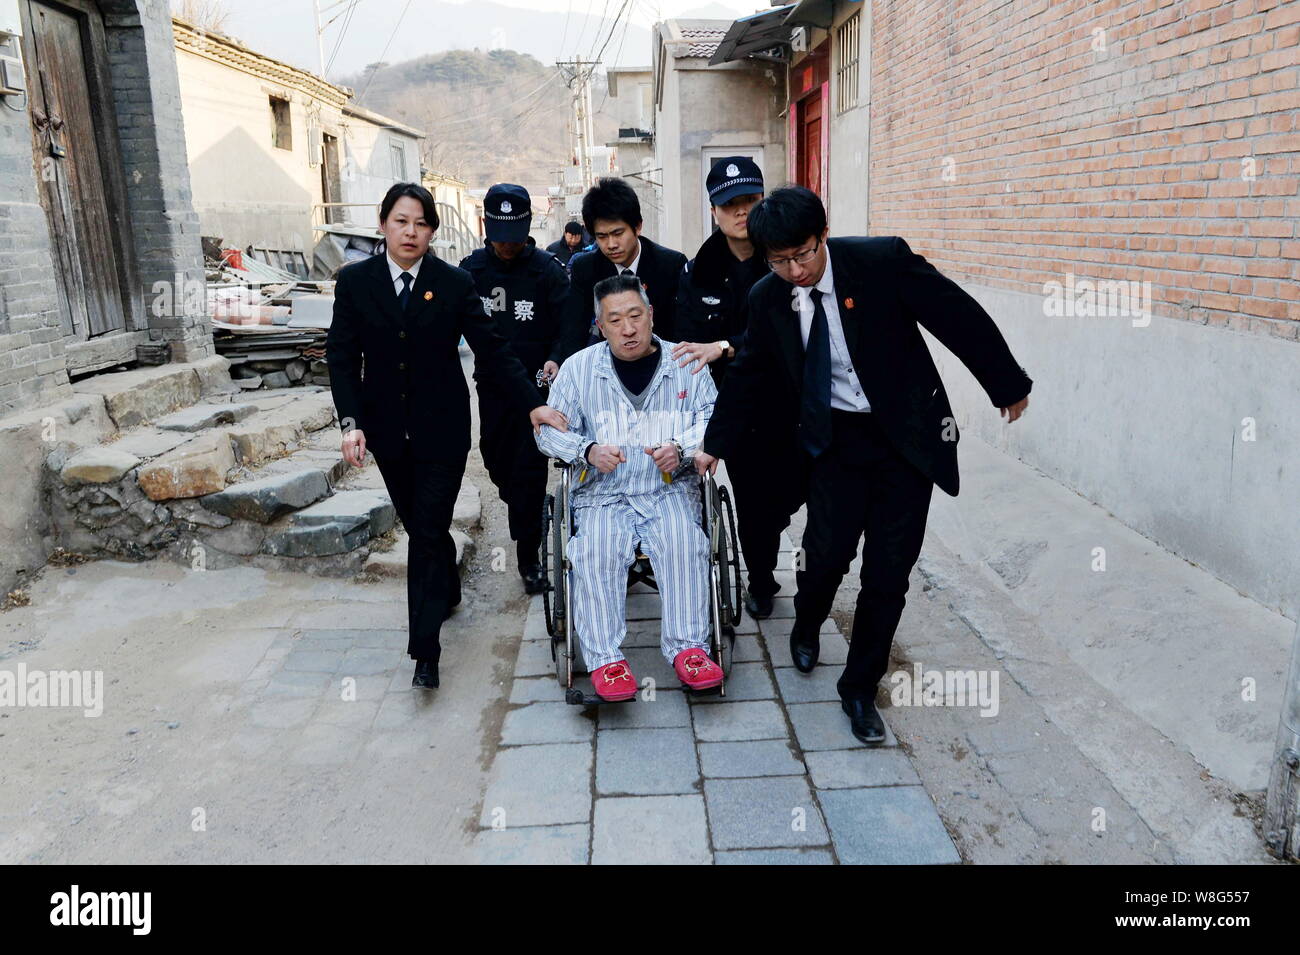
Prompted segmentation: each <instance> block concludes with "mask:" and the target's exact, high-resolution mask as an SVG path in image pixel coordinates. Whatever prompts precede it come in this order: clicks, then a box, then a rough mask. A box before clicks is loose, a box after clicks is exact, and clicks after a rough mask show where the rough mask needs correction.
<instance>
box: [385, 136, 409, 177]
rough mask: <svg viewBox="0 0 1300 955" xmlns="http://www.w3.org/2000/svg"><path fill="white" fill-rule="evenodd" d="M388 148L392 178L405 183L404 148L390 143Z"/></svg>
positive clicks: (398, 144) (399, 144)
mask: <svg viewBox="0 0 1300 955" xmlns="http://www.w3.org/2000/svg"><path fill="white" fill-rule="evenodd" d="M388 148H389V150H390V151H391V154H392V157H393V178H394V179H396V180H397V181H398V182H406V147H405V146H403V145H402V144H401V143H394V142H390V143H389V144H388Z"/></svg>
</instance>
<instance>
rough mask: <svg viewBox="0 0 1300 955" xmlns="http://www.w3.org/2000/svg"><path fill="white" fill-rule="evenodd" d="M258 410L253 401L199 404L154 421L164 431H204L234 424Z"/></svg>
mask: <svg viewBox="0 0 1300 955" xmlns="http://www.w3.org/2000/svg"><path fill="white" fill-rule="evenodd" d="M257 411H258V408H257V405H255V404H253V403H252V402H245V403H241V404H231V403H226V404H220V405H218V404H206V403H205V404H197V405H190V406H189V407H188V408H182V409H181V410H180V411H173V412H172V413H171V414H169V415H163V416H162V417H161V418H159V419H158V420H156V421H155V422H154V425H155V426H156V427H158V428H161V429H163V430H164V431H202V430H204V429H205V428H213V427H216V426H217V425H220V424H234V423H235V422H237V421H242V420H243V419H244V418H247V417H249V416H250V415H254V414H257Z"/></svg>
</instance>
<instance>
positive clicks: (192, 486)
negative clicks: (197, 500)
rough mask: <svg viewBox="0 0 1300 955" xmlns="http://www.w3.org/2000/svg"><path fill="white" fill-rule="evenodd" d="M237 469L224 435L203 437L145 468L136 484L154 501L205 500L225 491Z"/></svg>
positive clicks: (187, 443)
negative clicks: (229, 478)
mask: <svg viewBox="0 0 1300 955" xmlns="http://www.w3.org/2000/svg"><path fill="white" fill-rule="evenodd" d="M234 466H235V455H234V452H232V451H231V449H230V441H229V439H228V438H227V437H226V436H225V435H224V434H222V433H220V432H216V433H212V434H202V435H199V436H198V437H196V438H194V439H192V440H190V441H187V442H186V443H184V444H182V445H181V446H180V447H178V448H176V449H175V450H173V451H170V452H168V453H167V454H164V455H163V456H162V457H159V458H157V459H156V460H154V461H151V462H150V463H148V464H146V465H144V466H143V467H141V468H140V471H139V473H138V476H137V478H136V481H137V483H139V485H140V490H142V491H144V493H145V494H146V495H147V496H148V497H149V500H151V501H166V500H170V499H171V498H174V497H202V496H203V495H205V494H212V493H214V492H216V491H220V490H221V489H222V488H224V487H225V486H226V472H227V471H229V470H230V469H231V468H233V467H234Z"/></svg>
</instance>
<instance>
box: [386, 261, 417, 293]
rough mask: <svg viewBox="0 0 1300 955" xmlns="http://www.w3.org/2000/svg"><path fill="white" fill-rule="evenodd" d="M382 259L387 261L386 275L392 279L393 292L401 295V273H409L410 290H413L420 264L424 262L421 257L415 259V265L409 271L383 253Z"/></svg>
mask: <svg viewBox="0 0 1300 955" xmlns="http://www.w3.org/2000/svg"><path fill="white" fill-rule="evenodd" d="M384 258H386V259H388V274H389V275H391V276H392V277H393V291H394V292H396V293H397V294H398V295H401V294H402V273H403V272H410V273H411V288H415V279H416V276H418V275H419V274H420V264H421V263H422V262H423V261H424V257H423V256H421V257H420V258H418V259H416V260H415V264H414V265H412V266H411V267H410V268H409V269H404V268H402V267H401V266H400V265H398V264H397V263H396V262H394V261H393V257H392V256H391V255H389V254H388V253H387V252H385V253H384Z"/></svg>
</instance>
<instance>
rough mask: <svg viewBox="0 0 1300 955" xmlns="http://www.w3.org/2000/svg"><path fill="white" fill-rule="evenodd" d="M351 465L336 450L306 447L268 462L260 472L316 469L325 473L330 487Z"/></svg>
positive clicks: (336, 482) (273, 472) (280, 472)
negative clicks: (318, 449) (319, 449)
mask: <svg viewBox="0 0 1300 955" xmlns="http://www.w3.org/2000/svg"><path fill="white" fill-rule="evenodd" d="M351 467H352V465H350V464H348V462H347V461H346V460H344V458H343V455H342V454H340V453H339V452H338V451H317V450H316V449H314V448H307V449H304V450H302V451H295V452H293V454H290V455H289V456H288V457H286V458H279V459H277V460H275V461H271V462H269V463H268V464H267V465H266V466H265V467H263V468H262V469H261V471H260V472H259V473H262V474H285V473H288V472H289V471H303V470H317V471H320V472H321V473H323V474H324V475H325V478H326V479H327V480H328V481H329V483H330V487H334V485H336V484H338V483H339V481H341V480H343V476H344V475H345V474H347V473H348V471H349V470H350V469H351Z"/></svg>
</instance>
